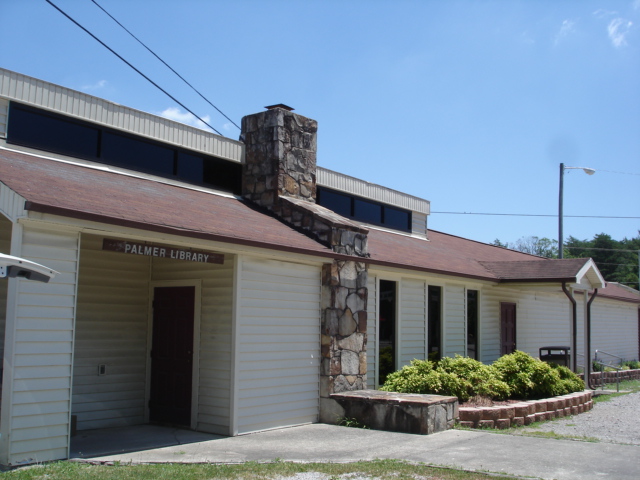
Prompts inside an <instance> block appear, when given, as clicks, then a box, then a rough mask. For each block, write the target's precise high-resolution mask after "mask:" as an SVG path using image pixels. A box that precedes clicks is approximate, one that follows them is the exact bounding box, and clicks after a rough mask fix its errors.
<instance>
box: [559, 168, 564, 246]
mask: <svg viewBox="0 0 640 480" xmlns="http://www.w3.org/2000/svg"><path fill="white" fill-rule="evenodd" d="M563 191H564V163H561V164H560V200H559V205H558V258H563V256H562V244H563V243H564V242H563V241H562V217H563V211H562V195H563Z"/></svg>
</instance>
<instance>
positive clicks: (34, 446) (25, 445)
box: [11, 435, 67, 460]
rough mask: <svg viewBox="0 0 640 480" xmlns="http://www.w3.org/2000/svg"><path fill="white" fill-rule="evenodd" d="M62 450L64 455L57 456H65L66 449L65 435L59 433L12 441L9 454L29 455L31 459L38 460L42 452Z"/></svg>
mask: <svg viewBox="0 0 640 480" xmlns="http://www.w3.org/2000/svg"><path fill="white" fill-rule="evenodd" d="M60 450H64V456H63V457H58V458H65V457H66V456H67V455H66V451H67V436H66V435H60V436H57V437H48V438H40V439H32V440H23V441H17V442H16V441H14V442H12V443H11V454H12V455H15V456H18V455H25V454H26V455H29V456H31V458H32V459H33V460H39V459H40V458H42V457H41V456H40V455H42V453H44V452H57V451H60Z"/></svg>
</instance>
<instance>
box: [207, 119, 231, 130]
mask: <svg viewBox="0 0 640 480" xmlns="http://www.w3.org/2000/svg"><path fill="white" fill-rule="evenodd" d="M207 121H208V120H207ZM233 128H234V126H233V124H232V123H229V122H227V123H225V124H224V125H222V129H223V130H225V131H227V132H230V131H232V130H233Z"/></svg>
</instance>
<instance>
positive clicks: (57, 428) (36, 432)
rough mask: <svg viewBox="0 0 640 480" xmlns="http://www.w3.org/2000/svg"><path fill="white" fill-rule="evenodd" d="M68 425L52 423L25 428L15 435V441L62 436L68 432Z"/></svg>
mask: <svg viewBox="0 0 640 480" xmlns="http://www.w3.org/2000/svg"><path fill="white" fill-rule="evenodd" d="M68 429H69V427H68V426H66V425H51V426H46V427H38V428H24V429H22V430H18V431H16V433H15V434H14V435H13V439H14V440H15V441H18V442H19V441H24V440H38V439H41V438H52V437H62V436H65V435H66V434H67V433H68Z"/></svg>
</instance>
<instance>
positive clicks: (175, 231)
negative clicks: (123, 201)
mask: <svg viewBox="0 0 640 480" xmlns="http://www.w3.org/2000/svg"><path fill="white" fill-rule="evenodd" d="M25 210H28V211H30V212H38V213H45V214H51V215H59V216H62V217H68V218H75V219H78V220H86V221H92V222H99V223H106V224H109V225H116V226H119V227H128V228H136V229H140V230H146V231H151V232H157V233H166V234H172V235H178V236H181V237H187V238H196V239H199V240H210V241H214V242H222V243H231V244H235V245H243V246H248V247H256V248H266V249H270V250H276V251H281V252H289V253H298V254H302V255H310V256H314V257H320V258H327V259H332V260H333V259H336V260H347V261H358V262H362V261H365V262H366V261H367V260H368V259H365V258H361V257H355V256H351V255H343V254H338V253H335V252H333V251H332V250H330V249H328V248H327V250H326V251H317V250H308V249H305V248H300V247H294V246H290V245H279V244H273V243H267V242H261V241H259V240H251V239H247V238H241V237H232V236H228V235H219V234H215V233H206V232H197V231H193V230H185V229H181V228H177V227H168V226H166V225H156V224H148V223H143V222H137V221H134V220H126V219H123V218H115V217H109V216H107V215H100V214H96V213H88V212H80V211H77V210H72V209H67V208H64V207H56V206H52V205H44V204H40V203H36V202H32V201H26V202H25Z"/></svg>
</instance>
